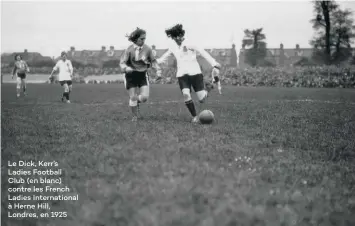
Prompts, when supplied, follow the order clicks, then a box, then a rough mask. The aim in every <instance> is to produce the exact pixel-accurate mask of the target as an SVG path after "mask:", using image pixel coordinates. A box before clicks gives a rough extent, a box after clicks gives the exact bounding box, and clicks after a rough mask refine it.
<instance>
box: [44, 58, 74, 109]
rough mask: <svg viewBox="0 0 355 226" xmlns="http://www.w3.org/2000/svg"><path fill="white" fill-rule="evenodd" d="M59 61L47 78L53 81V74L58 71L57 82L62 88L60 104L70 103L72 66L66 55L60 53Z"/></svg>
mask: <svg viewBox="0 0 355 226" xmlns="http://www.w3.org/2000/svg"><path fill="white" fill-rule="evenodd" d="M60 56H61V59H60V60H59V61H58V62H57V63H56V65H55V66H54V68H53V70H52V73H51V74H50V76H49V79H50V80H53V73H54V72H56V71H58V70H59V74H58V80H59V82H60V85H61V86H63V88H64V92H63V96H62V102H67V103H70V98H69V96H70V93H71V91H72V89H73V85H72V84H73V83H72V76H73V65H72V63H71V61H70V60H68V59H67V53H66V52H62V53H61V54H60Z"/></svg>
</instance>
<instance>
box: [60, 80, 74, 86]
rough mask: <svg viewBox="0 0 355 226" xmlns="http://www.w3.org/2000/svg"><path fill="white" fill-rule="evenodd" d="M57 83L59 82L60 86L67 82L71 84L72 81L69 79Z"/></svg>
mask: <svg viewBox="0 0 355 226" xmlns="http://www.w3.org/2000/svg"><path fill="white" fill-rule="evenodd" d="M59 83H60V85H61V86H63V85H64V84H67V85H68V86H70V85H71V84H73V82H72V81H71V80H64V81H59Z"/></svg>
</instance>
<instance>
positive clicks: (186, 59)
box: [157, 24, 221, 123]
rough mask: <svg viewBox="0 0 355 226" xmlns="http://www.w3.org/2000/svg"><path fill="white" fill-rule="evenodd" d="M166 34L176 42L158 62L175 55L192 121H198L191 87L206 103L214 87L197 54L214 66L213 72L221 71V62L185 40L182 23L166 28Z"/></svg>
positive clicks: (178, 76) (178, 74)
mask: <svg viewBox="0 0 355 226" xmlns="http://www.w3.org/2000/svg"><path fill="white" fill-rule="evenodd" d="M165 33H166V35H167V36H168V37H169V38H171V39H172V40H174V42H175V43H174V44H173V45H172V46H171V48H169V50H168V51H167V52H166V53H164V54H163V55H162V56H161V57H160V58H159V59H157V61H158V63H164V62H166V60H167V59H168V57H169V56H170V55H173V56H174V57H175V58H176V61H177V74H176V77H177V78H178V82H179V86H180V89H181V92H182V94H183V96H184V101H185V104H186V107H187V109H188V110H189V112H190V113H191V115H192V117H193V118H192V122H193V123H197V122H198V121H199V120H198V117H197V113H196V108H195V104H194V102H193V100H192V98H191V87H192V88H193V89H194V91H195V92H196V95H197V98H198V100H199V102H200V103H204V102H205V100H206V98H207V95H208V92H209V91H210V90H211V89H212V88H213V85H212V84H210V83H206V89H205V83H204V79H203V75H202V72H201V68H200V65H199V63H198V61H197V54H198V53H199V54H201V56H202V57H204V58H205V59H206V60H207V61H208V62H209V63H210V64H211V65H212V66H213V67H214V69H213V74H214V75H217V74H218V73H219V69H220V67H221V66H220V64H219V63H217V61H216V60H215V59H213V58H212V57H211V55H209V54H208V53H207V52H206V51H205V50H204V49H203V48H199V47H196V46H193V45H191V44H189V43H186V41H185V30H184V29H183V26H182V25H181V24H177V25H175V26H174V27H172V28H170V29H167V30H165Z"/></svg>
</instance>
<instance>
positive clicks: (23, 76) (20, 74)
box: [17, 73, 26, 79]
mask: <svg viewBox="0 0 355 226" xmlns="http://www.w3.org/2000/svg"><path fill="white" fill-rule="evenodd" d="M17 77H19V78H20V79H26V73H17Z"/></svg>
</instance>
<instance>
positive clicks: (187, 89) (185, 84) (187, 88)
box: [178, 75, 198, 122]
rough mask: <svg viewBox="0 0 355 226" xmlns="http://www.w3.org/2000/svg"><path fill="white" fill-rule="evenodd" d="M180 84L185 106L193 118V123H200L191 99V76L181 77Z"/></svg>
mask: <svg viewBox="0 0 355 226" xmlns="http://www.w3.org/2000/svg"><path fill="white" fill-rule="evenodd" d="M178 82H179V86H180V89H181V92H182V95H183V96H184V102H185V105H186V107H187V109H188V110H189V112H190V114H191V116H192V117H193V118H192V122H198V118H197V113H196V108H195V104H194V102H193V100H192V98H191V84H190V81H189V76H188V75H184V76H182V77H179V78H178Z"/></svg>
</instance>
